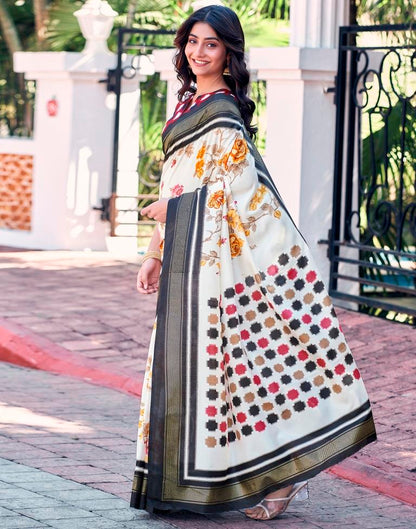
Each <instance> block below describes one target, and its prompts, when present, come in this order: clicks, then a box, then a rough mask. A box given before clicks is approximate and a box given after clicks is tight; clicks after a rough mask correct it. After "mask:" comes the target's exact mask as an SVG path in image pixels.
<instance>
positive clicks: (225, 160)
mask: <svg viewBox="0 0 416 529" xmlns="http://www.w3.org/2000/svg"><path fill="white" fill-rule="evenodd" d="M229 157H230V154H229V153H226V154H224V155H223V156H221V158H220V159H219V160H218V165H219V166H220V167H223V168H224V169H228V158H229Z"/></svg>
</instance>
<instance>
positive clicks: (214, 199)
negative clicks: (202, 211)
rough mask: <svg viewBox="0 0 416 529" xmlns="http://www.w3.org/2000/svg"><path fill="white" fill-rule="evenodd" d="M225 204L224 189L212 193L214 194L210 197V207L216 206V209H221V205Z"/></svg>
mask: <svg viewBox="0 0 416 529" xmlns="http://www.w3.org/2000/svg"><path fill="white" fill-rule="evenodd" d="M223 204H224V191H223V190H222V189H220V190H219V191H216V192H215V193H212V195H211V196H210V197H209V199H208V207H209V208H214V209H220V207H221V206H222V205H223Z"/></svg>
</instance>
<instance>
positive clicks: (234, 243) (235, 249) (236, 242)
mask: <svg viewBox="0 0 416 529" xmlns="http://www.w3.org/2000/svg"><path fill="white" fill-rule="evenodd" d="M243 244H244V241H243V240H242V239H240V237H237V235H236V234H235V233H231V234H230V250H231V257H238V256H239V255H241V248H242V247H243Z"/></svg>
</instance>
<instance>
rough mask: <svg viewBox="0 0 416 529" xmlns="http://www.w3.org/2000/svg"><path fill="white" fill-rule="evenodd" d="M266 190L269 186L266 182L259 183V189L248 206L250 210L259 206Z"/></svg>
mask: <svg viewBox="0 0 416 529" xmlns="http://www.w3.org/2000/svg"><path fill="white" fill-rule="evenodd" d="M266 191H267V187H266V186H265V185H264V184H261V185H259V187H258V189H257V191H256V192H255V193H254V195H253V198H252V199H251V200H250V205H249V207H248V209H249V210H250V211H254V210H256V209H257V208H258V206H259V204H260V202H261V201H262V199H263V197H264V195H265V194H266Z"/></svg>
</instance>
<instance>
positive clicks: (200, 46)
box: [195, 43, 204, 57]
mask: <svg viewBox="0 0 416 529" xmlns="http://www.w3.org/2000/svg"><path fill="white" fill-rule="evenodd" d="M195 55H196V56H197V57H203V56H204V45H203V43H200V44H197V46H196V49H195Z"/></svg>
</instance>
